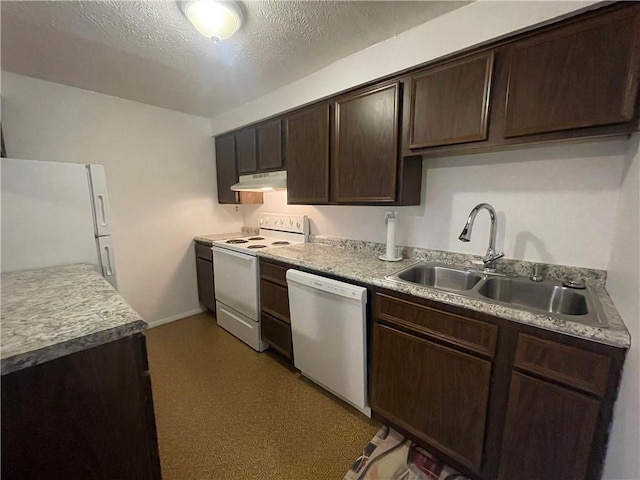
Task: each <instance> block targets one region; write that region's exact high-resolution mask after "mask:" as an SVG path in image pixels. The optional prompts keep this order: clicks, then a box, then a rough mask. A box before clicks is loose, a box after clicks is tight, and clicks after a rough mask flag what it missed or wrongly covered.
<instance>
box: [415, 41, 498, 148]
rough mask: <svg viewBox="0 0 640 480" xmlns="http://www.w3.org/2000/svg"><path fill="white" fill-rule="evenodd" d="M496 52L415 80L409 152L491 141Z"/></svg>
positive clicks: (439, 69)
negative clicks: (414, 149) (493, 77)
mask: <svg viewBox="0 0 640 480" xmlns="http://www.w3.org/2000/svg"><path fill="white" fill-rule="evenodd" d="M493 55H494V54H493V52H485V53H483V54H481V55H475V56H473V57H470V58H465V59H463V60H459V61H456V62H451V63H447V64H446V65H441V66H439V67H435V68H431V69H429V70H426V71H425V72H423V73H420V74H418V75H415V76H413V77H412V78H411V106H410V108H411V113H410V125H409V148H425V147H433V146H436V145H450V144H454V143H466V142H473V141H477V140H486V139H487V124H488V122H487V113H488V110H489V92H490V90H491V88H490V87H491V78H492V73H493Z"/></svg>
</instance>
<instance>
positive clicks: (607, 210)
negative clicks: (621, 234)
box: [242, 139, 629, 269]
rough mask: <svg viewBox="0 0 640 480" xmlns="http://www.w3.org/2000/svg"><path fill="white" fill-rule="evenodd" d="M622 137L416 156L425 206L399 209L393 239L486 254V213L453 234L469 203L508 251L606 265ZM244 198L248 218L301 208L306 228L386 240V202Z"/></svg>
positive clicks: (271, 196) (561, 261) (550, 260)
mask: <svg viewBox="0 0 640 480" xmlns="http://www.w3.org/2000/svg"><path fill="white" fill-rule="evenodd" d="M628 143H629V142H628V140H626V139H616V140H608V141H600V142H584V143H576V144H557V145H554V146H545V147H537V148H528V149H519V150H511V151H505V152H495V153H491V154H479V155H470V156H465V157H462V156H459V157H453V158H444V159H439V160H425V161H424V162H423V168H424V172H423V181H422V188H423V194H422V205H420V206H415V207H399V208H393V210H396V211H398V212H400V213H399V219H398V227H397V234H398V237H397V238H398V243H399V244H401V245H410V246H415V247H422V248H432V249H437V250H449V251H456V252H465V253H475V254H484V252H485V251H486V249H487V246H488V239H489V225H490V222H489V216H488V215H487V213H486V212H481V213H480V214H479V215H478V218H477V220H476V223H475V225H474V228H473V236H472V239H471V242H469V243H462V242H460V241H459V240H458V235H459V234H460V232H461V230H462V227H463V226H464V224H465V221H466V219H467V216H468V215H469V212H470V210H471V209H472V208H473V207H474V206H475V205H476V204H478V203H481V202H488V203H490V204H492V205H493V206H494V207H495V208H496V210H497V211H498V242H497V246H498V248H500V249H502V250H503V251H504V252H505V254H506V256H507V257H510V258H517V259H524V260H530V261H541V262H546V263H556V264H564V265H575V266H582V267H590V268H599V269H606V267H607V264H608V261H609V250H610V246H611V242H612V238H613V227H614V220H615V215H614V213H615V209H616V205H617V199H618V189H619V186H620V179H621V177H622V172H623V168H624V166H625V153H626V151H627V145H628ZM264 199H265V203H264V205H260V206H250V205H244V206H243V207H242V208H243V209H244V214H245V215H244V220H245V224H246V225H257V224H258V214H259V213H263V212H291V213H300V214H305V215H308V217H309V219H310V224H311V233H314V234H320V235H329V236H336V237H345V238H353V239H358V240H370V241H377V242H384V241H385V238H386V233H385V232H386V230H385V228H386V227H385V225H384V212H385V211H387V210H391V208H389V207H340V206H324V207H322V206H318V207H308V206H293V205H292V206H288V205H287V204H286V192H275V193H265V195H264Z"/></svg>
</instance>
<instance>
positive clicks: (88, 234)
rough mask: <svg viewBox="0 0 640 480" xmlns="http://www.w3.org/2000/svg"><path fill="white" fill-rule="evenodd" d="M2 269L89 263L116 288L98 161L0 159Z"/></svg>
mask: <svg viewBox="0 0 640 480" xmlns="http://www.w3.org/2000/svg"><path fill="white" fill-rule="evenodd" d="M0 180H1V197H2V198H1V201H2V203H1V204H0V213H1V219H0V227H1V230H0V261H1V263H0V269H1V270H2V272H12V271H16V270H26V269H31V268H40V267H52V266H57V265H68V264H72V263H88V264H91V265H93V266H94V267H95V268H96V270H97V271H99V272H101V273H102V275H103V276H104V277H105V279H106V280H107V281H108V282H109V283H110V284H111V285H113V287H114V288H117V282H116V271H115V263H114V258H113V249H112V246H111V223H110V217H109V201H108V197H107V182H106V178H105V173H104V167H103V166H102V165H81V164H76V163H61V162H41V161H36V160H16V159H12V158H2V159H0Z"/></svg>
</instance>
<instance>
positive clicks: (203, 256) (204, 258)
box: [195, 242, 216, 312]
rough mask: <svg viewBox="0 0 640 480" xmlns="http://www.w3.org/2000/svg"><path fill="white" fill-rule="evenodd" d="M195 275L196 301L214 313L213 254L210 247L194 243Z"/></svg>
mask: <svg viewBox="0 0 640 480" xmlns="http://www.w3.org/2000/svg"><path fill="white" fill-rule="evenodd" d="M195 251H196V275H197V277H198V300H199V301H200V303H201V304H202V305H204V306H205V307H207V308H208V309H209V310H211V311H212V312H215V311H216V294H215V285H214V280H213V254H212V253H211V246H210V245H207V244H204V243H199V242H196V244H195Z"/></svg>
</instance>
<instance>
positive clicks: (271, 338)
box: [260, 311, 293, 360]
mask: <svg viewBox="0 0 640 480" xmlns="http://www.w3.org/2000/svg"><path fill="white" fill-rule="evenodd" d="M260 322H261V323H260V327H261V335H262V340H264V341H265V342H267V343H268V344H269V346H270V347H271V348H273V349H274V350H276V351H277V352H279V353H281V354H282V355H284V356H285V357H287V358H288V359H289V360H293V344H292V343H291V324H289V323H286V322H283V321H282V320H278V319H277V318H275V317H272V316H271V315H269V314H268V313H264V311H263V312H262V314H261V315H260Z"/></svg>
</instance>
